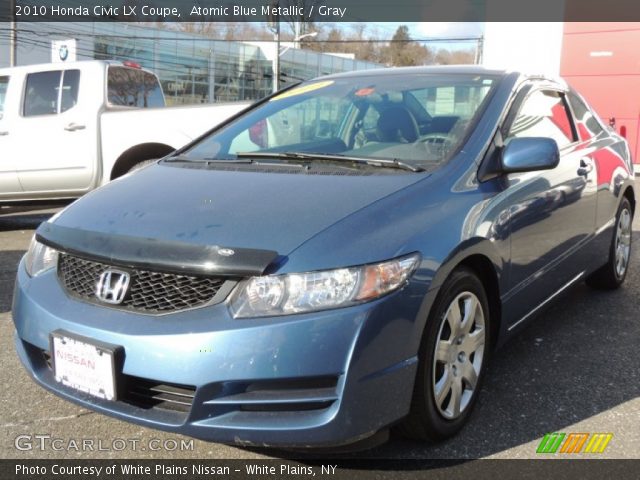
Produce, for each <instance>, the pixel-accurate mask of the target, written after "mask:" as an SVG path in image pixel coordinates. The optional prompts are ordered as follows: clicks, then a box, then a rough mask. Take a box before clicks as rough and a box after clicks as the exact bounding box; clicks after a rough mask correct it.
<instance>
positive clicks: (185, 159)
mask: <svg viewBox="0 0 640 480" xmlns="http://www.w3.org/2000/svg"><path fill="white" fill-rule="evenodd" d="M163 162H186V163H205V164H207V165H209V164H214V163H216V164H219V163H222V164H224V163H253V160H251V159H250V158H191V157H184V156H181V155H176V156H175V157H168V158H165V159H164V160H163Z"/></svg>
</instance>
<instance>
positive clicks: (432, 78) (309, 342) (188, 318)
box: [13, 67, 636, 447]
mask: <svg viewBox="0 0 640 480" xmlns="http://www.w3.org/2000/svg"><path fill="white" fill-rule="evenodd" d="M635 198H636V197H635V193H634V187H633V175H632V163H631V159H630V155H629V150H628V147H627V144H626V142H625V140H624V139H623V138H622V137H620V136H618V135H617V134H616V133H615V132H613V131H611V130H609V129H608V128H607V127H605V126H603V124H602V123H601V121H600V120H599V119H598V117H597V116H596V115H595V114H594V113H593V111H592V110H591V109H590V108H589V106H588V105H587V104H586V103H585V101H584V100H583V99H582V98H581V97H580V96H579V95H578V94H577V93H576V92H575V91H573V90H572V89H571V88H569V87H568V86H567V85H566V84H564V83H563V82H561V81H559V80H551V79H545V78H541V77H529V76H525V75H522V74H518V73H512V72H502V71H493V70H485V69H481V68H477V67H456V68H451V67H446V68H445V67H431V68H413V69H412V68H404V69H387V70H379V71H368V72H364V73H360V72H357V73H349V74H341V75H335V76H329V77H323V78H321V79H316V80H313V81H310V82H306V83H303V84H300V85H298V86H295V87H293V88H290V89H288V90H285V91H281V92H279V93H277V94H275V95H274V96H272V97H270V98H267V99H265V100H263V101H261V102H259V103H258V104H256V105H254V106H252V107H251V108H249V109H248V110H247V111H245V112H243V113H242V114H240V115H238V116H237V117H235V118H232V119H230V120H229V121H227V122H226V123H225V124H224V125H222V126H220V127H217V128H216V129H215V130H213V131H211V132H209V133H208V134H206V135H205V136H203V137H202V138H200V139H197V140H196V141H194V142H193V143H191V144H189V145H187V146H186V147H184V148H182V149H181V150H179V151H177V152H175V153H174V154H172V155H170V156H168V157H165V158H164V159H162V160H160V161H158V162H157V163H155V164H152V165H150V166H148V167H146V168H144V169H141V170H139V171H138V172H135V173H132V174H129V175H127V176H125V177H122V178H120V179H118V180H116V181H113V182H111V183H110V184H108V185H106V186H105V187H103V188H100V189H98V190H96V191H94V192H92V193H90V194H88V195H86V196H85V197H83V198H81V199H80V200H78V201H76V202H75V203H73V204H71V205H70V206H69V207H67V208H66V209H64V210H63V211H62V212H60V213H59V214H58V215H55V216H54V217H53V218H52V219H51V220H49V221H48V222H45V223H43V224H42V225H41V226H40V227H39V228H38V230H37V231H36V235H35V237H34V240H33V241H32V244H31V247H30V249H29V251H28V253H27V254H26V255H25V257H24V258H23V260H22V262H21V265H20V267H19V272H18V278H17V285H16V290H15V298H14V305H13V318H14V321H15V327H16V335H15V344H16V348H17V351H18V354H19V356H20V359H21V360H22V362H23V363H24V365H25V367H26V368H27V370H28V371H29V372H30V374H31V375H32V376H33V378H34V379H35V380H36V381H37V382H38V383H39V384H41V385H42V386H44V387H45V388H47V389H48V390H50V391H52V392H54V393H55V394H57V395H59V396H61V397H63V398H66V399H68V400H71V401H74V402H76V403H78V404H80V405H82V406H84V407H87V408H90V409H92V410H95V411H98V412H102V413H105V414H108V415H113V416H115V417H118V418H121V419H125V420H129V421H133V422H136V423H139V424H141V425H147V426H151V427H155V428H159V429H163V430H167V431H173V432H180V433H184V434H187V435H192V436H194V437H198V438H202V439H207V440H213V441H220V442H229V443H241V444H245V445H252V444H253V445H269V446H293V447H300V446H304V447H314V446H316V447H321V446H336V445H345V444H349V443H353V442H357V441H360V440H363V439H366V438H367V437H370V436H372V435H374V434H375V433H377V432H383V431H386V430H387V429H388V427H390V426H393V425H397V426H398V428H399V429H401V430H402V431H403V432H404V433H405V434H407V435H409V436H411V437H413V438H418V439H424V440H431V441H437V440H441V439H445V438H447V437H450V436H452V435H454V434H455V433H456V432H457V431H459V430H460V428H462V426H463V425H464V423H465V422H466V421H467V420H468V418H469V416H470V414H471V411H472V408H473V405H474V403H475V402H476V400H477V396H478V392H479V390H480V384H481V382H482V378H483V374H484V372H485V369H486V365H487V362H488V360H489V356H490V353H491V351H492V349H494V348H495V347H496V346H497V345H499V344H501V343H502V342H504V341H505V340H506V339H507V338H509V337H510V336H511V335H513V333H514V332H516V331H518V329H519V328H520V327H521V326H523V325H525V324H526V323H527V321H529V320H531V319H533V318H534V314H536V313H537V312H539V311H540V310H541V308H542V307H544V306H546V305H547V304H549V303H550V301H551V300H553V299H555V298H557V297H558V296H559V295H560V294H561V293H562V292H564V291H565V290H567V289H568V288H569V287H570V286H572V285H574V284H576V283H578V282H580V281H582V280H586V281H587V282H588V283H589V284H590V285H592V286H594V287H601V288H609V289H610V288H615V287H617V286H619V285H620V284H622V282H623V281H624V279H625V275H626V273H627V267H628V263H629V258H630V246H631V221H632V217H633V212H634V208H635Z"/></svg>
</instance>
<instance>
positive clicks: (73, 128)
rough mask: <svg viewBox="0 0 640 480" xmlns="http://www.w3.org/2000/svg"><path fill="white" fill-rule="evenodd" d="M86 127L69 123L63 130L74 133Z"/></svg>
mask: <svg viewBox="0 0 640 480" xmlns="http://www.w3.org/2000/svg"><path fill="white" fill-rule="evenodd" d="M85 128H86V127H85V126H84V125H78V124H77V123H70V124H69V125H67V126H66V127H64V129H65V130H66V131H67V132H75V131H76V130H84V129H85Z"/></svg>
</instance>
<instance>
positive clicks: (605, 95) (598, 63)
mask: <svg viewBox="0 0 640 480" xmlns="http://www.w3.org/2000/svg"><path fill="white" fill-rule="evenodd" d="M638 45H640V23H637V22H616V23H608V22H597V23H595V22H594V23H589V22H583V23H573V22H567V23H566V24H565V28H564V36H563V43H562V60H561V69H560V73H561V75H562V76H563V77H564V78H565V79H566V80H567V82H569V84H571V85H572V86H573V87H575V88H576V90H578V91H579V92H580V93H581V94H582V95H584V97H585V98H586V99H587V100H588V101H589V103H590V104H591V105H592V106H593V107H594V109H595V110H596V111H597V112H598V114H599V116H600V117H601V118H602V119H603V120H604V121H605V122H608V121H609V119H615V128H616V130H617V131H618V132H622V133H624V134H625V136H626V137H627V139H628V140H629V145H630V148H631V153H632V154H633V158H634V162H635V163H636V164H637V163H639V160H640V159H639V158H638V157H639V154H640V151H639V150H638V139H639V136H638V134H639V129H640V122H639V121H638V120H639V116H640V50H639V48H638Z"/></svg>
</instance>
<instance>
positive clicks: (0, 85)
mask: <svg viewBox="0 0 640 480" xmlns="http://www.w3.org/2000/svg"><path fill="white" fill-rule="evenodd" d="M8 87H9V77H0V120H2V117H3V116H4V99H5V98H6V97H7V88H8Z"/></svg>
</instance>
